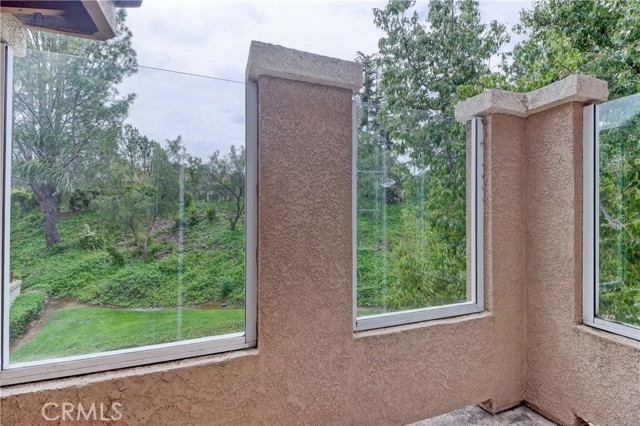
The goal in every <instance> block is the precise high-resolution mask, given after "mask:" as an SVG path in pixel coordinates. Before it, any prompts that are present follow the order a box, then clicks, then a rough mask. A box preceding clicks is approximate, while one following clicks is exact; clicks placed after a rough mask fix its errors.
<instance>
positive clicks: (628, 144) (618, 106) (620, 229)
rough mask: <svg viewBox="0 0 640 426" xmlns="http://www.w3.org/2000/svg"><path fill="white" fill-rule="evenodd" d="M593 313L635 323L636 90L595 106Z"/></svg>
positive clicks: (639, 225) (639, 171)
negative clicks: (596, 227) (596, 170)
mask: <svg viewBox="0 0 640 426" xmlns="http://www.w3.org/2000/svg"><path fill="white" fill-rule="evenodd" d="M598 114H599V119H598V132H599V148H598V149H599V156H600V170H599V179H600V185H599V196H600V205H599V282H598V289H597V299H596V300H597V301H598V302H597V306H596V308H597V315H598V316H599V317H600V318H603V319H608V320H614V321H619V322H623V323H627V324H631V325H635V326H640V94H638V95H633V96H628V97H625V98H621V99H617V100H615V101H610V102H607V103H605V104H602V105H599V106H598Z"/></svg>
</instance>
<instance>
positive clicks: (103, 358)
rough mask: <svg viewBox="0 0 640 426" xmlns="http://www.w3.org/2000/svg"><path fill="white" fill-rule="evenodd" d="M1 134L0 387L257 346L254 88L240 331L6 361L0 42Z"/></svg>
mask: <svg viewBox="0 0 640 426" xmlns="http://www.w3.org/2000/svg"><path fill="white" fill-rule="evenodd" d="M0 56H1V58H0V99H1V100H2V102H0V104H1V106H0V120H2V122H1V123H0V124H2V129H1V130H2V131H1V132H0V139H1V144H2V146H1V148H2V151H1V153H2V156H1V157H2V166H3V167H2V169H0V175H1V176H2V193H3V196H2V199H3V206H2V217H3V227H2V237H3V239H2V241H3V244H2V262H1V263H2V283H3V285H2V295H1V297H0V302H1V303H0V306H1V309H2V321H1V322H2V327H1V338H2V351H1V357H2V359H1V363H0V367H1V369H0V386H7V385H13V384H18V383H27V382H34V381H41V380H49V379H54V378H59V377H67V376H74V375H79V374H88V373H95V372H100V371H107V370H114V369H119V368H125V367H132V366H140V365H146V364H154V363H158V362H164V361H172V360H178V359H184V358H190V357H196V356H202V355H210V354H215V353H220V352H228V351H233V350H239V349H246V348H251V347H255V346H256V340H257V330H256V328H257V290H256V274H257V267H256V250H257V164H258V161H257V145H258V88H257V84H255V83H247V85H246V107H245V108H246V155H247V168H246V179H247V182H246V187H247V199H246V206H247V207H246V222H247V223H246V252H245V253H246V254H245V256H246V260H245V276H246V282H245V286H246V287H245V331H244V332H240V333H231V334H226V335H221V336H211V337H204V338H199V339H191V340H184V341H180V342H173V343H164V344H158V345H150V346H142V347H138V348H131V349H123V350H116V351H108V352H100V353H94V354H87V355H78V356H72V357H65V358H56V359H47V360H43V361H36V362H25V363H16V364H9V356H8V355H9V306H8V301H9V270H8V269H9V268H8V267H7V266H8V262H9V241H8V240H9V239H8V238H5V237H6V236H8V235H9V225H10V223H9V222H10V211H9V209H10V205H11V200H10V191H8V190H7V188H6V185H5V182H10V177H11V169H10V167H11V161H10V158H11V156H10V153H11V142H10V141H11V121H12V93H11V92H12V87H11V82H12V69H13V56H12V51H11V48H10V47H8V46H7V45H6V44H0Z"/></svg>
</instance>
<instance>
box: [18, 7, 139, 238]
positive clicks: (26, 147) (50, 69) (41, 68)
mask: <svg viewBox="0 0 640 426" xmlns="http://www.w3.org/2000/svg"><path fill="white" fill-rule="evenodd" d="M125 17H126V15H125V13H124V11H122V10H121V11H119V12H118V15H117V18H118V22H117V33H118V36H117V37H116V38H114V39H112V40H110V41H108V42H100V41H90V40H84V39H79V38H72V37H66V36H62V35H56V34H48V33H43V32H38V31H29V33H28V46H29V48H30V49H32V50H30V51H29V53H28V55H27V57H26V58H24V59H20V60H16V62H15V67H14V76H15V82H16V84H15V91H14V99H15V105H14V110H15V123H14V141H13V165H14V171H15V177H16V180H18V181H24V182H25V183H26V184H28V185H29V187H31V190H32V191H33V193H34V195H35V197H36V199H37V201H38V203H39V205H40V211H41V213H42V219H43V226H44V233H45V239H46V243H47V247H49V248H50V247H52V246H54V245H55V244H58V243H59V242H60V235H59V233H58V229H57V227H56V223H55V211H56V207H57V203H58V199H59V197H60V196H61V194H62V193H63V192H64V191H67V190H69V189H70V188H71V187H72V186H73V184H74V182H75V181H76V180H77V176H78V174H79V171H80V170H81V169H82V168H83V167H84V164H83V160H86V159H87V158H86V157H85V154H87V151H88V150H90V149H91V147H95V146H96V145H97V144H100V143H101V142H102V143H104V141H105V140H107V141H108V142H107V143H111V144H116V143H117V142H116V136H117V134H118V133H119V129H120V126H121V124H122V121H123V120H124V118H125V117H126V115H127V112H128V108H129V105H130V104H131V102H132V101H133V99H134V95H132V94H130V95H126V96H120V95H119V93H118V90H117V85H118V84H119V83H121V82H122V80H123V79H124V78H125V77H127V76H130V75H132V74H133V73H135V72H136V69H137V62H136V54H135V51H134V50H133V48H132V45H131V32H130V31H129V30H128V28H127V27H126V25H125V22H124V21H125Z"/></svg>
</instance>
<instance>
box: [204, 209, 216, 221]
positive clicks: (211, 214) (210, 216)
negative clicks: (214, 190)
mask: <svg viewBox="0 0 640 426" xmlns="http://www.w3.org/2000/svg"><path fill="white" fill-rule="evenodd" d="M206 215H207V221H209V223H214V222H215V221H216V219H217V212H216V208H215V207H213V206H211V207H209V208H208V209H207V213H206Z"/></svg>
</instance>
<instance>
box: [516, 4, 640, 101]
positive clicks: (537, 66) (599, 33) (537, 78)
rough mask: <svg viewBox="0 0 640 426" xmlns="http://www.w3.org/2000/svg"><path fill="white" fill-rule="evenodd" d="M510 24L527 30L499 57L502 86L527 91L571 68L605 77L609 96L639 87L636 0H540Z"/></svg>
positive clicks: (638, 11) (639, 14) (639, 6)
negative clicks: (508, 56) (505, 58)
mask: <svg viewBox="0 0 640 426" xmlns="http://www.w3.org/2000/svg"><path fill="white" fill-rule="evenodd" d="M520 19H521V23H520V24H519V25H517V26H516V27H515V28H514V29H515V31H516V32H517V33H520V34H525V35H527V39H526V40H525V41H523V42H521V43H519V44H518V45H517V46H516V47H515V48H514V50H513V55H512V58H513V63H512V64H509V63H505V65H504V68H505V71H506V74H507V75H508V84H507V87H512V88H515V89H516V90H518V91H523V92H525V91H530V90H534V89H538V88H540V87H543V86H546V85H548V84H550V83H553V82H554V81H558V80H561V79H562V78H564V77H567V76H569V75H571V74H577V73H580V74H587V75H593V76H595V77H597V78H600V79H603V80H606V81H607V82H608V83H609V95H610V97H611V98H612V99H615V98H619V97H621V96H626V95H630V94H633V93H638V92H640V43H638V41H639V40H640V26H638V22H639V21H640V2H638V1H636V0H575V1H564V0H543V1H537V2H535V3H534V4H533V7H532V9H530V10H523V11H522V12H521V14H520Z"/></svg>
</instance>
